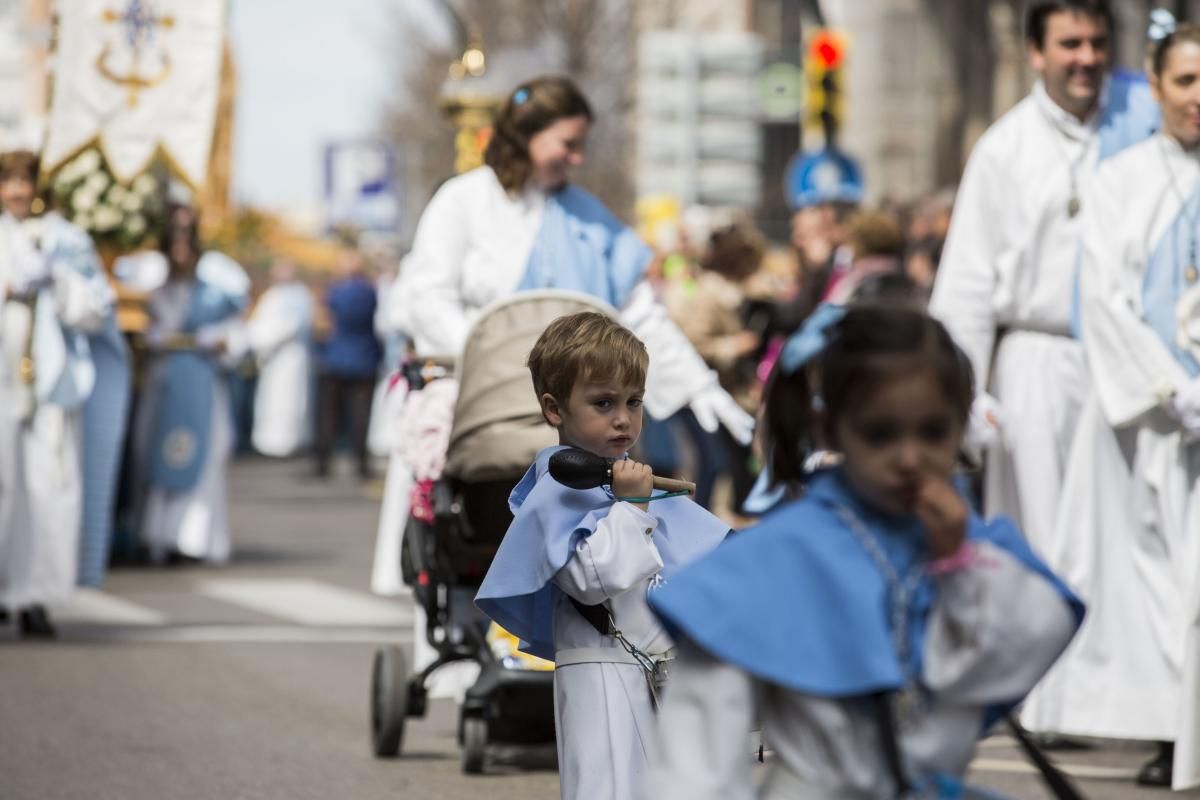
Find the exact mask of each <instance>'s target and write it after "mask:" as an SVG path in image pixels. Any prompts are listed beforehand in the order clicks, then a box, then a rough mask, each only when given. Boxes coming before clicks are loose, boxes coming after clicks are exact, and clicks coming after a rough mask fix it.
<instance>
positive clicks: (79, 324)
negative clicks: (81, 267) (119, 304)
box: [53, 267, 116, 333]
mask: <svg viewBox="0 0 1200 800" xmlns="http://www.w3.org/2000/svg"><path fill="white" fill-rule="evenodd" d="M53 293H54V302H55V305H56V306H57V308H58V319H59V321H60V322H61V323H62V324H63V325H65V326H66V327H68V328H73V329H75V330H77V331H80V332H81V333H96V332H98V331H99V330H100V329H101V328H103V327H104V323H105V322H106V321H107V320H108V318H109V317H110V316H111V315H112V313H113V303H115V302H116V294H115V293H114V292H113V290H112V287H111V286H109V283H108V278H107V276H106V275H105V274H104V273H103V272H100V271H97V272H95V273H92V274H90V275H85V274H84V273H82V272H79V271H77V270H75V269H72V268H69V267H66V268H60V269H56V270H55V271H54V289H53Z"/></svg>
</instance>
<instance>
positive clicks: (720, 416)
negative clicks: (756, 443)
mask: <svg viewBox="0 0 1200 800" xmlns="http://www.w3.org/2000/svg"><path fill="white" fill-rule="evenodd" d="M688 406H689V407H690V408H691V409H692V413H693V414H695V415H696V422H699V423H700V427H701V428H703V429H704V430H706V431H708V432H709V433H714V432H716V430H717V428H718V427H719V426H721V425H724V426H725V430H727V431H729V434H730V435H731V436H732V437H733V438H734V439H736V440H737V441H738V442H739V443H741V444H750V439H751V438H752V437H753V436H754V417H752V416H750V415H749V414H747V413H746V412H745V411H743V410H742V407H741V406H739V405H738V404H737V402H735V401H734V399H733V398H732V397H730V396H729V394H728V393H727V392H726V391H725V390H724V389H722V388H721V387H720V385H719V384H716V383H713V384H710V385H709V386H706V387H705V388H704V389H702V390H701V391H700V392H699V393H698V394H696V395H695V396H694V397H692V399H691V401H690V402H689V403H688Z"/></svg>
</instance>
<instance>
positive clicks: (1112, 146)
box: [1071, 70, 1162, 341]
mask: <svg viewBox="0 0 1200 800" xmlns="http://www.w3.org/2000/svg"><path fill="white" fill-rule="evenodd" d="M1103 113H1104V116H1103V119H1102V120H1101V122H1100V130H1099V133H1098V136H1099V138H1100V160H1099V162H1098V163H1104V161H1105V160H1107V159H1109V158H1112V157H1113V156H1115V155H1116V154H1117V153H1120V152H1121V151H1122V150H1124V149H1126V148H1128V147H1131V146H1133V145H1135V144H1137V143H1138V142H1142V141H1144V140H1146V139H1149V138H1150V137H1151V136H1153V135H1154V132H1155V131H1157V130H1158V128H1159V125H1160V124H1161V122H1162V111H1161V109H1159V107H1158V103H1156V102H1154V96H1153V95H1152V94H1151V93H1150V84H1149V83H1148V82H1147V81H1146V76H1145V75H1143V74H1142V73H1140V72H1129V71H1128V70H1117V71H1116V72H1114V73H1113V75H1112V78H1111V79H1110V80H1109V82H1108V93H1107V94H1106V95H1105V101H1104V112H1103ZM1082 260H1083V252H1082V247H1080V248H1079V249H1078V250H1077V251H1076V253H1075V264H1074V267H1073V269H1074V271H1075V280H1074V284H1073V287H1072V290H1071V334H1072V335H1073V336H1074V337H1075V338H1076V339H1077V340H1080V341H1082V339H1083V327H1082V323H1081V322H1080V319H1079V270H1080V268H1081V266H1082Z"/></svg>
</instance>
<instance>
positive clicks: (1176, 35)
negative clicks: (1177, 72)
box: [1150, 22, 1200, 78]
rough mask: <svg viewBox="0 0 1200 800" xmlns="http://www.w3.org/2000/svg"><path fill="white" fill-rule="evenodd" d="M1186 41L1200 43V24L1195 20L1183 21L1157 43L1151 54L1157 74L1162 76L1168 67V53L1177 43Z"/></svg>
mask: <svg viewBox="0 0 1200 800" xmlns="http://www.w3.org/2000/svg"><path fill="white" fill-rule="evenodd" d="M1184 42H1191V43H1192V44H1200V25H1197V24H1196V23H1194V22H1181V23H1179V27H1177V28H1176V29H1175V30H1174V31H1172V32H1171V33H1169V34H1167V36H1166V37H1165V38H1164V39H1161V40H1159V41H1158V42H1157V43H1155V45H1154V51H1153V53H1151V56H1150V60H1151V64H1153V69H1154V74H1155V75H1157V76H1158V77H1160V78H1161V77H1162V74H1163V70H1164V69H1166V68H1167V55H1168V54H1169V53H1170V52H1171V49H1172V48H1173V47H1175V45H1178V44H1183V43H1184Z"/></svg>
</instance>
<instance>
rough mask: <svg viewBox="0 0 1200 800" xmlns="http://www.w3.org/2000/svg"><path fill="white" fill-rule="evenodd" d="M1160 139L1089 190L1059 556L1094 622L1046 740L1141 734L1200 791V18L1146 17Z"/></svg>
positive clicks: (1171, 777)
mask: <svg viewBox="0 0 1200 800" xmlns="http://www.w3.org/2000/svg"><path fill="white" fill-rule="evenodd" d="M1157 13H1158V17H1159V19H1161V20H1162V21H1163V22H1162V25H1161V27H1160V30H1161V34H1162V38H1161V39H1160V41H1159V42H1158V43H1157V44H1156V45H1155V46H1154V47H1153V49H1152V51H1153V75H1152V77H1151V81H1152V85H1153V89H1154V94H1155V96H1156V98H1157V99H1158V100H1159V101H1160V102H1161V103H1162V108H1163V130H1162V132H1161V133H1160V134H1158V135H1156V136H1154V137H1153V138H1152V139H1149V140H1147V141H1145V142H1142V143H1141V144H1139V145H1136V146H1135V147H1131V148H1129V149H1128V150H1127V151H1125V152H1124V153H1122V154H1121V155H1120V156H1118V157H1117V158H1114V159H1112V160H1111V161H1108V162H1106V163H1105V164H1103V165H1102V166H1101V167H1100V170H1099V172H1098V174H1097V176H1096V181H1095V183H1094V184H1093V185H1092V187H1091V188H1090V189H1089V191H1088V192H1087V193H1086V194H1085V195H1084V209H1083V226H1084V236H1083V242H1084V246H1083V256H1082V268H1081V271H1080V320H1081V323H1082V333H1083V341H1084V345H1085V346H1086V347H1087V355H1088V365H1089V366H1090V368H1091V378H1092V381H1093V382H1094V385H1095V393H1094V394H1093V395H1092V396H1091V397H1090V398H1089V402H1088V404H1087V406H1086V407H1085V409H1084V412H1083V415H1082V418H1081V420H1080V423H1079V425H1080V428H1079V433H1078V434H1076V437H1075V447H1074V449H1073V450H1072V453H1071V460H1070V462H1069V469H1068V471H1067V475H1066V485H1065V489H1064V491H1065V497H1064V501H1063V507H1062V511H1061V513H1060V516H1059V528H1058V536H1059V537H1060V540H1059V541H1057V542H1056V546H1057V550H1056V553H1055V554H1056V556H1057V557H1058V558H1059V559H1060V560H1061V561H1062V563H1063V564H1064V567H1065V568H1066V569H1067V570H1068V572H1067V577H1068V579H1070V580H1072V582H1073V584H1074V585H1076V586H1078V587H1079V589H1080V590H1081V591H1082V592H1083V593H1084V595H1085V597H1086V599H1087V600H1088V604H1089V613H1088V618H1087V620H1086V621H1085V623H1084V628H1083V630H1082V631H1081V632H1080V641H1079V643H1078V645H1077V646H1076V647H1074V648H1072V650H1071V652H1070V653H1068V656H1067V658H1066V659H1065V661H1064V663H1063V664H1062V666H1061V667H1060V671H1059V672H1058V673H1056V674H1057V680H1056V682H1055V683H1054V684H1052V686H1053V688H1054V689H1055V690H1056V691H1058V692H1061V693H1062V695H1063V699H1062V705H1063V711H1062V713H1061V714H1060V716H1059V718H1058V719H1056V720H1055V730H1058V731H1060V732H1065V733H1072V734H1079V735H1085V736H1106V737H1113V738H1119V739H1152V740H1158V741H1159V742H1160V746H1159V753H1158V755H1157V757H1156V758H1154V759H1153V760H1152V761H1150V762H1149V763H1148V764H1146V765H1145V766H1144V767H1143V768H1142V770H1141V772H1140V773H1139V774H1138V778H1137V780H1138V783H1141V784H1144V785H1149V786H1172V787H1173V788H1175V789H1187V788H1191V787H1194V786H1197V785H1200V621H1198V611H1200V600H1198V595H1197V587H1200V539H1198V538H1197V534H1200V444H1197V442H1200V244H1198V241H1200V26H1198V25H1196V24H1181V25H1179V26H1178V27H1177V29H1175V30H1174V31H1173V32H1168V31H1169V30H1170V29H1172V28H1174V27H1175V24H1174V22H1173V20H1170V17H1169V16H1165V17H1164V16H1163V13H1162V12H1157Z"/></svg>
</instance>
